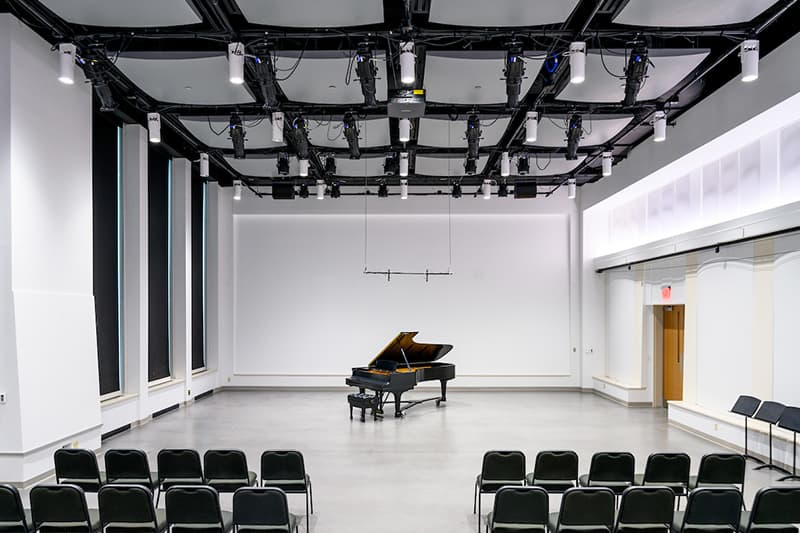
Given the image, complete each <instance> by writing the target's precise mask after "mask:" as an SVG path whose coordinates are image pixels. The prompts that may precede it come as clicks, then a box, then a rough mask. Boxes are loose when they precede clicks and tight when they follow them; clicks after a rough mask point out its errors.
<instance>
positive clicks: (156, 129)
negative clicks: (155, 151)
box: [147, 113, 161, 143]
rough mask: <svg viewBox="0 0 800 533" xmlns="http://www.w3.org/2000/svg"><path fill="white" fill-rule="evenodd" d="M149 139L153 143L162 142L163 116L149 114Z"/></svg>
mask: <svg viewBox="0 0 800 533" xmlns="http://www.w3.org/2000/svg"><path fill="white" fill-rule="evenodd" d="M147 137H148V138H149V139H150V142H151V143H160V142H161V115H159V114H158V113H148V114H147Z"/></svg>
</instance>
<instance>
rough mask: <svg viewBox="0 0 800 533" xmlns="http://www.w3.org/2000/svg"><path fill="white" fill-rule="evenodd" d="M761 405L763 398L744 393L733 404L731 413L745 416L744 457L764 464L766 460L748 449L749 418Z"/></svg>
mask: <svg viewBox="0 0 800 533" xmlns="http://www.w3.org/2000/svg"><path fill="white" fill-rule="evenodd" d="M759 405H761V400H759V399H758V398H756V397H754V396H745V395H742V396H739V398H737V399H736V403H735V404H733V407H731V413H734V414H737V415H742V416H743V417H744V458H745V459H752V460H753V461H755V462H757V463H759V464H762V465H763V464H764V461H762V460H761V459H759V458H758V457H755V456H753V455H750V454H749V453H748V451H747V419H748V418H752V416H753V415H754V414H756V411H758V406H759Z"/></svg>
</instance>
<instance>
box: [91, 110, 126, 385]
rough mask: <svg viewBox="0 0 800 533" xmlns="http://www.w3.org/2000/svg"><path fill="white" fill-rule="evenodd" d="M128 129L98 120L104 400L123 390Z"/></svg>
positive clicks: (95, 205) (98, 294) (98, 299)
mask: <svg viewBox="0 0 800 533" xmlns="http://www.w3.org/2000/svg"><path fill="white" fill-rule="evenodd" d="M121 144H122V130H121V128H120V125H119V124H118V123H116V122H115V121H114V120H113V119H112V118H111V117H108V116H107V115H106V114H104V113H100V112H98V111H95V113H94V116H93V120H92V231H93V236H92V240H93V248H92V249H93V259H92V260H93V268H94V273H93V276H94V280H93V284H94V302H95V322H96V329H97V365H98V375H99V378H100V397H101V398H104V399H106V398H111V397H113V396H116V395H119V394H121V391H122V169H121V164H122V150H121Z"/></svg>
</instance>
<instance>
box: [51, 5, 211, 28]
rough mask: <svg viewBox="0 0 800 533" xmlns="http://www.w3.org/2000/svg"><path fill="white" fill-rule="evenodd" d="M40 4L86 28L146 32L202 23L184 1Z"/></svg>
mask: <svg viewBox="0 0 800 533" xmlns="http://www.w3.org/2000/svg"><path fill="white" fill-rule="evenodd" d="M42 4H44V6H45V7H46V8H48V9H50V10H51V11H53V12H54V13H55V14H56V15H58V16H60V17H61V18H63V19H64V20H66V21H68V22H73V23H76V24H86V25H88V26H117V27H127V28H145V27H151V26H183V25H186V24H198V23H200V22H202V21H203V20H202V19H201V18H200V17H199V16H198V15H197V13H195V11H194V10H193V9H192V8H191V7H190V6H189V4H188V3H187V2H186V0H135V1H134V0H42Z"/></svg>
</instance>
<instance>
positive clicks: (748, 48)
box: [739, 39, 759, 82]
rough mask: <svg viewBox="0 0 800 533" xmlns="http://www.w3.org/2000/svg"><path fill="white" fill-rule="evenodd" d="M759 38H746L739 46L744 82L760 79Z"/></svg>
mask: <svg viewBox="0 0 800 533" xmlns="http://www.w3.org/2000/svg"><path fill="white" fill-rule="evenodd" d="M758 49H759V43H758V39H746V40H744V41H742V45H741V47H740V48H739V50H740V54H741V57H742V78H741V80H742V81H744V82H748V81H755V80H757V79H758V54H759V50H758Z"/></svg>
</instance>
